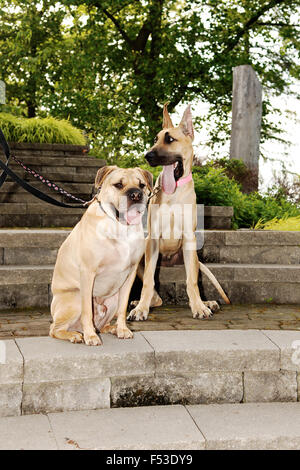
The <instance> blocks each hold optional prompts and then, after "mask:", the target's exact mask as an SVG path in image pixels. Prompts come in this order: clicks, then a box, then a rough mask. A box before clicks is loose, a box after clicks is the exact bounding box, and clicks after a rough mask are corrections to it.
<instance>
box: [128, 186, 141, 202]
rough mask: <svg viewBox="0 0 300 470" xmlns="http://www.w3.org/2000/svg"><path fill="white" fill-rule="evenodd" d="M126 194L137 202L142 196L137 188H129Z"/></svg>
mask: <svg viewBox="0 0 300 470" xmlns="http://www.w3.org/2000/svg"><path fill="white" fill-rule="evenodd" d="M127 196H128V197H129V199H131V201H136V202H139V201H141V199H142V197H143V192H142V191H141V190H140V189H138V188H131V189H128V191H127Z"/></svg>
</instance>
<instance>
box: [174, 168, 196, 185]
mask: <svg viewBox="0 0 300 470" xmlns="http://www.w3.org/2000/svg"><path fill="white" fill-rule="evenodd" d="M192 179H193V175H192V172H191V173H189V174H188V175H187V176H185V177H184V178H180V179H179V180H177V181H176V188H178V186H183V185H184V184H186V183H189V182H190V181H192Z"/></svg>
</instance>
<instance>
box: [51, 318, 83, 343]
mask: <svg viewBox="0 0 300 470" xmlns="http://www.w3.org/2000/svg"><path fill="white" fill-rule="evenodd" d="M61 328H62V329H61ZM50 336H52V338H56V339H64V340H67V341H71V343H83V335H82V334H81V333H79V332H78V331H68V330H65V329H63V327H57V326H56V325H55V324H54V323H53V324H52V325H51V326H50Z"/></svg>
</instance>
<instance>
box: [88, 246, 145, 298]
mask: <svg viewBox="0 0 300 470" xmlns="http://www.w3.org/2000/svg"><path fill="white" fill-rule="evenodd" d="M144 244H145V240H144V239H139V238H136V237H126V238H125V239H123V240H122V239H119V240H115V241H114V243H112V244H111V246H110V248H109V250H107V253H106V256H108V257H109V262H108V263H107V262H105V263H104V264H103V263H101V262H100V264H99V267H98V270H97V273H96V278H95V283H94V290H93V295H94V296H99V297H102V298H106V297H110V296H111V295H114V294H115V293H116V292H118V291H119V290H120V288H121V287H122V285H123V284H124V282H125V281H126V279H127V278H128V276H129V274H130V273H131V272H132V269H133V268H134V266H135V265H136V264H137V263H138V262H139V260H140V259H141V257H142V255H143V252H144Z"/></svg>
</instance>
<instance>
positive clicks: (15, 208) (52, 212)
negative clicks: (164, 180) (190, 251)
mask: <svg viewBox="0 0 300 470" xmlns="http://www.w3.org/2000/svg"><path fill="white" fill-rule="evenodd" d="M63 187H64V185H63ZM74 189H75V185H74ZM20 194H22V193H20ZM52 195H53V193H52ZM29 196H30V195H29ZM54 196H55V197H57V199H58V200H59V198H60V196H56V194H54ZM89 197H90V195H86V197H85V198H84V200H89ZM33 201H38V200H37V199H36V198H34V197H33V196H32V197H31V199H30V198H28V201H23V202H10V203H1V202H0V214H1V215H0V227H6V228H9V227H73V226H74V225H76V223H77V222H78V221H79V220H80V216H81V215H82V214H83V212H84V209H75V208H74V209H73V208H72V209H65V208H61V207H56V206H51V205H49V204H46V203H44V202H33ZM66 201H67V202H69V203H70V201H71V200H67V199H66ZM199 209H201V212H202V213H204V216H203V217H202V218H200V219H199V220H198V221H199V227H201V229H202V228H203V222H204V227H205V229H213V228H217V229H219V228H221V227H223V228H229V227H230V226H231V219H232V215H233V209H232V207H223V208H221V207H219V206H207V207H204V208H203V206H202V207H201V206H200V205H199ZM221 209H222V210H221ZM145 221H146V217H145Z"/></svg>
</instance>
